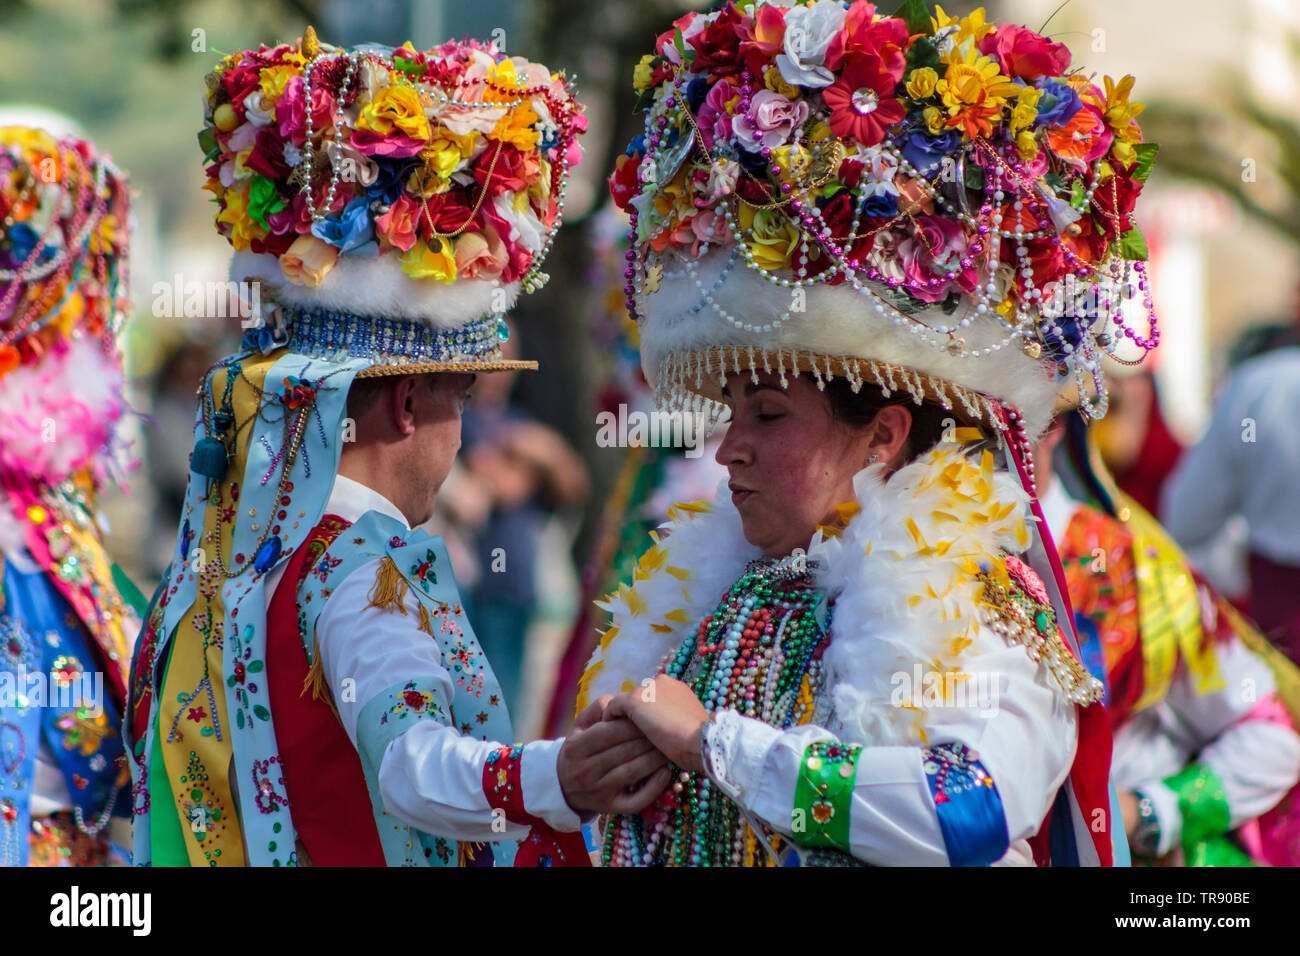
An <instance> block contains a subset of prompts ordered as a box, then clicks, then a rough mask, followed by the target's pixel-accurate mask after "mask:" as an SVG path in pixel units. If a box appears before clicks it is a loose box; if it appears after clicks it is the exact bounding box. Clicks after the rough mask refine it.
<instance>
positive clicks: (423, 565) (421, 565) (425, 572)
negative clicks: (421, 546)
mask: <svg viewBox="0 0 1300 956" xmlns="http://www.w3.org/2000/svg"><path fill="white" fill-rule="evenodd" d="M436 560H437V556H436V555H435V554H434V553H433V549H432V548H426V549H425V552H424V559H423V560H422V561H416V562H415V563H414V564H412V565H411V577H412V579H414V581H415V583H416V584H418V585H419V586H420V588H421V590H423V591H424V593H425V594H428V593H429V589H430V587H432V586H433V585H435V584H437V583H438V575H437V573H436V572H435V571H434V570H433V564H434V562H435V561H436Z"/></svg>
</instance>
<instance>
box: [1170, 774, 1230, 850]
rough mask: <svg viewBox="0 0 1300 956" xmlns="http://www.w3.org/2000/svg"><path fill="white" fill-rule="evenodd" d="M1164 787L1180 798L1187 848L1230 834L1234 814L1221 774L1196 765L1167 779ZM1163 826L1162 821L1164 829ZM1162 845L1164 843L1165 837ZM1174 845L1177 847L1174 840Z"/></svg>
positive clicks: (1185, 845)
mask: <svg viewBox="0 0 1300 956" xmlns="http://www.w3.org/2000/svg"><path fill="white" fill-rule="evenodd" d="M1164 784H1165V786H1166V787H1168V788H1169V789H1170V790H1171V791H1173V793H1174V795H1175V796H1177V798H1178V816H1179V817H1180V818H1181V823H1182V834H1181V842H1182V845H1183V847H1184V848H1190V847H1193V846H1195V845H1196V844H1197V843H1200V842H1202V841H1203V840H1208V839H1210V838H1211V837H1217V836H1221V835H1222V834H1224V833H1227V832H1228V830H1229V828H1230V827H1231V825H1232V811H1231V810H1230V809H1229V808H1228V795H1227V794H1226V793H1225V792H1224V789H1223V781H1222V780H1220V779H1219V775H1218V774H1217V773H1215V772H1214V771H1213V770H1211V769H1210V768H1209V767H1206V766H1204V765H1203V764H1195V763H1194V764H1190V765H1188V766H1187V767H1184V768H1183V769H1182V770H1180V771H1179V772H1178V773H1176V774H1174V775H1173V776H1172V777H1166V778H1165V780H1164ZM1163 824H1164V821H1163V818H1162V820H1161V826H1162V829H1163ZM1161 842H1162V843H1163V842H1164V839H1163V835H1162V839H1161ZM1170 845H1171V846H1172V845H1173V838H1172V837H1171V838H1170Z"/></svg>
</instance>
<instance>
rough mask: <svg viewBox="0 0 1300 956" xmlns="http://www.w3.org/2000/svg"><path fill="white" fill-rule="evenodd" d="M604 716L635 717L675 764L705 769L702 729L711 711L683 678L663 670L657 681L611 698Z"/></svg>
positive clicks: (685, 767) (650, 737) (612, 719)
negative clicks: (701, 743) (702, 751)
mask: <svg viewBox="0 0 1300 956" xmlns="http://www.w3.org/2000/svg"><path fill="white" fill-rule="evenodd" d="M604 719H605V720H606V721H615V720H624V719H626V720H631V721H632V723H634V724H636V726H637V727H639V728H640V729H641V732H642V733H644V734H645V735H646V737H648V738H649V739H650V742H651V743H652V744H654V746H656V747H658V748H659V749H660V750H661V751H663V753H664V754H665V756H667V757H668V759H669V760H670V761H672V762H673V763H674V764H676V765H677V766H679V767H681V768H682V769H683V770H694V771H700V770H703V769H704V758H703V757H702V756H701V754H700V730H701V728H702V727H703V726H704V724H705V723H707V722H708V720H709V712H708V711H707V710H705V709H704V705H703V704H701V703H700V701H699V698H697V697H696V696H695V693H694V691H692V690H691V689H690V687H688V686H687V685H685V684H683V683H682V682H681V681H679V680H674V679H673V678H671V677H668V676H667V675H665V674H660V675H659V676H658V677H656V678H655V679H654V682H653V683H650V684H646V685H645V686H643V687H639V688H637V689H636V690H630V691H628V692H627V693H626V694H621V695H620V696H618V697H615V698H614V699H613V700H612V701H610V702H609V706H607V707H606V708H605V718H604Z"/></svg>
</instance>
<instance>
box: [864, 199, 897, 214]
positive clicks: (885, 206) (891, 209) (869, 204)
mask: <svg viewBox="0 0 1300 956" xmlns="http://www.w3.org/2000/svg"><path fill="white" fill-rule="evenodd" d="M862 215H864V216H885V217H888V218H890V219H892V218H893V217H894V216H897V215H898V196H897V195H895V194H894V193H882V194H881V195H879V196H872V197H871V198H870V199H868V200H867V201H866V202H864V203H863V204H862Z"/></svg>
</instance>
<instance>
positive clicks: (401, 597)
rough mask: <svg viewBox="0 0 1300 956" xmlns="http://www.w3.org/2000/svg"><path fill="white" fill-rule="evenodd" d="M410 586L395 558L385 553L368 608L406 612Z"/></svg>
mask: <svg viewBox="0 0 1300 956" xmlns="http://www.w3.org/2000/svg"><path fill="white" fill-rule="evenodd" d="M409 587H410V585H408V584H407V583H406V578H404V577H402V572H401V571H398V570H397V565H396V564H394V563H393V559H392V558H390V557H389V556H388V555H384V557H382V558H381V559H380V560H379V571H378V573H376V574H375V584H374V587H372V588H371V589H370V603H369V604H367V605H366V608H372V607H377V608H379V610H381V611H400V612H401V613H403V614H405V613H406V592H407V590H408V588H409ZM363 610H364V609H363Z"/></svg>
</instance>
